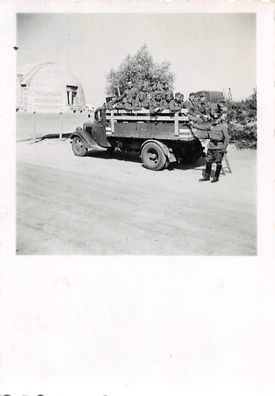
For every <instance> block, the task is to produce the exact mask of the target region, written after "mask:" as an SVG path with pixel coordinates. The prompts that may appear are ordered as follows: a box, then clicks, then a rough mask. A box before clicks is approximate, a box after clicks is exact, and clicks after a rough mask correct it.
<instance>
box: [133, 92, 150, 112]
mask: <svg viewBox="0 0 275 396" xmlns="http://www.w3.org/2000/svg"><path fill="white" fill-rule="evenodd" d="M136 106H137V109H138V110H141V109H149V100H148V99H147V97H146V93H144V92H143V91H140V92H139V94H138V96H137V102H136Z"/></svg>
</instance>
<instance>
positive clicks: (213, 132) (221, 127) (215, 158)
mask: <svg viewBox="0 0 275 396" xmlns="http://www.w3.org/2000/svg"><path fill="white" fill-rule="evenodd" d="M215 116H216V117H218V114H216V115H215ZM196 128H197V129H199V130H202V131H207V132H208V137H209V139H210V141H209V145H208V150H207V155H206V158H205V159H206V168H205V174H204V177H203V178H202V179H200V180H199V181H208V180H210V176H211V169H212V164H213V163H216V172H215V176H214V178H213V179H212V180H211V183H215V182H217V181H219V176H220V172H221V169H222V159H223V156H224V154H225V153H226V149H227V146H228V143H229V140H230V136H229V134H228V127H227V122H226V114H225V113H223V114H222V115H221V117H220V118H218V120H217V124H216V125H212V126H210V127H207V126H205V125H203V124H197V126H196Z"/></svg>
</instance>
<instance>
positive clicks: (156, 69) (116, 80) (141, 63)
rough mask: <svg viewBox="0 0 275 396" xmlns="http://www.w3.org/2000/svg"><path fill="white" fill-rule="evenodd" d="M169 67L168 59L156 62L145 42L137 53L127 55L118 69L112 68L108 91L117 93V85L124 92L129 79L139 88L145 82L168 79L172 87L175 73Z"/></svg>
mask: <svg viewBox="0 0 275 396" xmlns="http://www.w3.org/2000/svg"><path fill="white" fill-rule="evenodd" d="M169 69H170V63H169V62H167V61H163V62H161V63H156V62H154V60H153V57H152V55H151V53H150V52H149V50H148V48H147V45H146V44H144V45H143V46H142V47H141V48H140V49H139V50H138V51H137V53H136V54H135V55H127V56H126V58H125V59H124V60H123V61H122V63H121V64H120V66H119V68H118V70H117V71H115V70H113V69H111V71H110V72H109V74H108V75H107V86H106V93H107V95H112V94H113V93H116V92H117V87H119V90H120V93H122V92H123V91H124V89H125V88H126V85H127V81H129V80H131V81H132V82H133V84H134V86H136V87H138V88H140V87H141V86H142V85H143V84H144V83H149V84H150V83H153V82H156V83H157V82H160V83H161V82H163V81H167V82H168V83H169V85H170V86H171V87H172V86H173V82H174V75H173V73H172V72H171V71H170V70H169Z"/></svg>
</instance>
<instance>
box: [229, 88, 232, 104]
mask: <svg viewBox="0 0 275 396" xmlns="http://www.w3.org/2000/svg"><path fill="white" fill-rule="evenodd" d="M228 101H229V102H232V93H231V88H228Z"/></svg>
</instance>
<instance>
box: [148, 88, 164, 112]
mask: <svg viewBox="0 0 275 396" xmlns="http://www.w3.org/2000/svg"><path fill="white" fill-rule="evenodd" d="M149 108H150V110H151V111H152V112H153V113H156V112H159V111H162V110H164V109H165V103H164V101H163V100H162V98H161V95H160V93H159V92H158V93H156V95H155V98H154V99H151V100H150V102H149Z"/></svg>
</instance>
